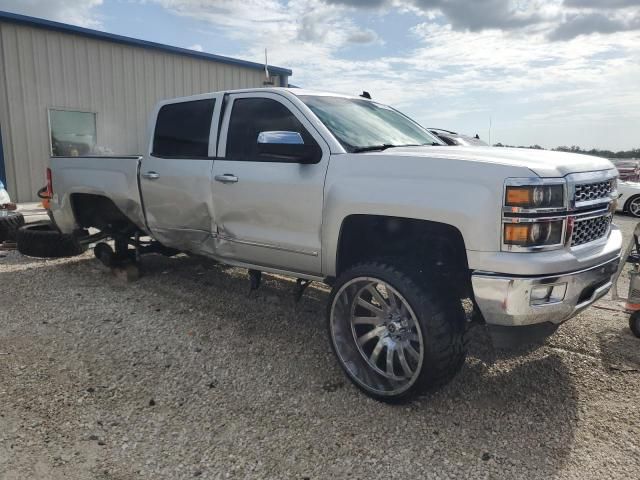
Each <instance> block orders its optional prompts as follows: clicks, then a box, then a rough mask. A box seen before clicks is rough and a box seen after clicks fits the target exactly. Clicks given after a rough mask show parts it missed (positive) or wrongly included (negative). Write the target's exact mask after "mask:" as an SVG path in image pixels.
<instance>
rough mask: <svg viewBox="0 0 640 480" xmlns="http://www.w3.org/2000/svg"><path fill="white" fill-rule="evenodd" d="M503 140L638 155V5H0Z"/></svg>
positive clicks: (443, 0) (254, 0)
mask: <svg viewBox="0 0 640 480" xmlns="http://www.w3.org/2000/svg"><path fill="white" fill-rule="evenodd" d="M0 10H7V11H11V12H16V13H23V14H27V15H33V16H38V17H44V18H48V19H51V20H57V21H61V22H65V23H73V24H76V25H81V26H85V27H90V28H96V29H100V30H105V31H108V32H112V33H117V34H121V35H127V36H132V37H137V38H142V39H146V40H153V41H157V42H162V43H167V44H170V45H176V46H180V47H188V48H193V49H196V50H203V51H206V52H211V53H217V54H222V55H229V56H234V57H239V58H244V59H248V60H254V61H259V62H262V61H263V57H264V54H263V51H264V48H268V51H269V61H270V63H272V64H274V65H278V66H283V67H288V68H291V69H293V77H292V78H291V79H290V80H291V82H292V83H294V84H296V85H299V86H304V87H306V88H316V89H323V90H331V91H339V92H345V93H360V92H361V91H362V90H367V91H369V92H371V94H372V95H373V96H374V98H375V99H377V100H380V101H383V102H386V103H391V104H393V105H394V106H396V107H398V108H400V109H401V110H403V111H405V112H406V113H408V114H409V115H411V116H412V117H414V118H416V119H417V120H418V121H419V122H420V123H422V124H423V125H425V126H430V127H431V126H436V127H442V128H447V129H452V130H459V131H462V132H466V133H471V134H475V133H479V134H480V136H481V137H483V138H485V139H486V138H487V137H488V135H489V119H490V118H491V119H492V129H491V141H492V142H493V143H495V142H498V141H500V142H503V143H508V144H524V145H530V144H536V143H537V144H540V145H542V146H545V147H553V146H558V145H574V144H575V145H580V146H582V147H585V148H594V147H595V148H610V149H616V150H617V149H629V148H637V147H640V0H0Z"/></svg>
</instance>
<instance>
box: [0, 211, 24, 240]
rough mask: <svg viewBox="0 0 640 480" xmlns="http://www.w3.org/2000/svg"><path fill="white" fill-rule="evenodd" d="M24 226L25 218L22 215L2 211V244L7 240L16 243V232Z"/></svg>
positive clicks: (0, 216) (0, 237) (0, 232)
mask: <svg viewBox="0 0 640 480" xmlns="http://www.w3.org/2000/svg"><path fill="white" fill-rule="evenodd" d="M23 225H24V217H23V216H22V214H21V213H18V212H14V211H10V210H0V243H2V242H4V241H5V240H9V241H14V240H15V239H16V232H17V231H18V229H19V228H20V227H21V226H23Z"/></svg>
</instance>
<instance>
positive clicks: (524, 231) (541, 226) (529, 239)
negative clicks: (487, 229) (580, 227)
mask: <svg viewBox="0 0 640 480" xmlns="http://www.w3.org/2000/svg"><path fill="white" fill-rule="evenodd" d="M562 224H563V222H562V220H559V221H555V222H535V223H505V224H504V243H505V245H517V246H520V247H541V246H547V245H559V244H561V243H562Z"/></svg>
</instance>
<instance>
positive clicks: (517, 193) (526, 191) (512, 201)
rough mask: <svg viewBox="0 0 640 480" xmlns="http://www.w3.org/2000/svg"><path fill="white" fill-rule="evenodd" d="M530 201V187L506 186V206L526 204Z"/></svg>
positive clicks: (529, 203)
mask: <svg viewBox="0 0 640 480" xmlns="http://www.w3.org/2000/svg"><path fill="white" fill-rule="evenodd" d="M531 203H532V202H531V188H529V187H507V206H510V207H511V206H514V207H515V206H526V205H531Z"/></svg>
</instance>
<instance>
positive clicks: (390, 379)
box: [328, 262, 466, 401]
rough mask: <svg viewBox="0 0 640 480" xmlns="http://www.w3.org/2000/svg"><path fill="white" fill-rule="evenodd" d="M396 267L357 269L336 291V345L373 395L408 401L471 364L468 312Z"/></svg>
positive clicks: (332, 325)
mask: <svg viewBox="0 0 640 480" xmlns="http://www.w3.org/2000/svg"><path fill="white" fill-rule="evenodd" d="M407 271H408V269H400V268H398V267H396V266H394V264H393V263H377V262H374V263H366V264H361V265H358V266H355V267H353V268H351V269H350V270H348V271H347V272H345V273H344V274H343V275H342V276H340V278H338V280H337V282H336V284H335V285H334V287H333V290H332V293H331V297H330V301H329V307H328V323H329V335H330V337H331V345H332V347H333V350H334V352H335V354H336V357H337V358H338V362H339V363H340V366H341V367H342V368H343V370H344V371H345V373H346V374H347V376H348V377H349V379H350V380H351V381H352V382H353V383H354V384H355V385H356V386H357V387H358V388H360V389H361V390H363V391H364V392H365V393H366V394H367V395H369V396H371V397H374V398H377V399H379V400H384V401H399V400H404V399H406V398H408V397H411V396H412V395H415V394H418V393H421V392H424V391H426V390H428V389H431V388H433V387H436V386H439V385H442V384H444V383H446V382H448V381H449V380H450V379H451V378H452V377H453V376H454V375H455V374H456V373H457V372H458V371H459V370H460V368H461V367H462V365H463V364H464V361H465V356H466V350H465V346H464V330H465V324H464V318H465V317H464V311H463V310H462V305H461V303H460V301H459V300H458V299H457V298H455V297H453V296H451V295H450V294H449V293H448V292H447V291H446V290H444V289H439V288H437V287H436V283H435V282H422V281H420V279H418V278H415V277H416V276H415V275H410V274H408V273H407Z"/></svg>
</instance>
